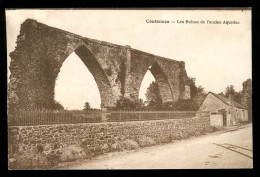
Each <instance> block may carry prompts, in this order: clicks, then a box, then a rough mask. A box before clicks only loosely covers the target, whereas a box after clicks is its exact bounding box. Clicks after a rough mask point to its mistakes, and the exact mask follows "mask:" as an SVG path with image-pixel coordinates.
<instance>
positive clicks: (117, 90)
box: [8, 19, 190, 109]
mask: <svg viewBox="0 0 260 177" xmlns="http://www.w3.org/2000/svg"><path fill="white" fill-rule="evenodd" d="M72 52H75V53H76V54H77V55H78V56H79V57H80V58H81V60H82V61H83V63H84V64H85V65H86V66H87V68H88V69H89V71H90V72H91V73H92V75H93V77H94V79H95V81H96V83H97V86H98V88H99V92H100V97H101V104H102V107H111V106H115V103H116V101H117V100H118V99H119V98H120V96H124V97H127V98H130V99H136V98H138V95H139V89H140V86H141V82H142V80H143V77H144V75H145V73H146V72H147V70H148V69H149V67H151V69H150V70H151V72H152V74H153V75H154V77H155V79H156V81H157V82H158V84H159V88H160V92H161V95H162V99H163V102H167V101H177V100H178V99H187V98H189V97H190V93H189V89H187V87H189V82H188V77H187V74H186V71H185V64H184V62H182V61H175V60H171V59H167V58H163V57H159V56H155V55H152V54H149V53H145V52H142V51H138V50H136V49H132V48H130V47H129V46H120V45H115V44H111V43H108V42H103V41H98V40H94V39H89V38H86V37H82V36H79V35H76V34H72V33H69V32H66V31H63V30H60V29H56V28H53V27H49V26H47V25H44V24H41V23H38V22H37V21H35V20H31V19H27V20H26V21H25V22H24V23H23V24H22V25H21V30H20V34H19V35H18V37H17V46H16V48H15V50H14V51H13V52H11V53H10V57H11V63H10V72H11V75H10V83H9V87H8V89H9V93H10V94H9V97H11V98H10V99H9V103H11V104H13V105H16V106H18V107H21V108H27V109H35V108H42V107H45V108H52V106H53V104H54V94H55V93H54V87H55V81H56V78H57V76H58V74H59V72H60V68H61V66H62V63H63V62H64V61H65V60H66V58H67V57H68V56H69V55H70V54H71V53H72ZM185 88H186V89H185Z"/></svg>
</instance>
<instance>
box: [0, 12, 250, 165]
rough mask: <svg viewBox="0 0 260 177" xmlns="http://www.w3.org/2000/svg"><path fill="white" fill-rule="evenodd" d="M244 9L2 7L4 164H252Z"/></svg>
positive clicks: (247, 33)
mask: <svg viewBox="0 0 260 177" xmlns="http://www.w3.org/2000/svg"><path fill="white" fill-rule="evenodd" d="M251 12H252V11H251V8H240V9H238V8H234V9H233V8H229V9H227V8H226V9H224V8H218V9H217V8H214V9H208V8H204V9H202V8H200V9H196V8H189V9H178V8H175V9H174V8H173V9H156V8H154V9H120V8H119V9H6V10H5V15H6V38H7V83H8V87H7V114H8V117H7V119H8V120H7V121H8V126H7V128H8V169H9V170H44V169H48V170H90V169H252V168H253V139H252V136H253V135H252V124H253V122H252V28H251V26H252V14H251Z"/></svg>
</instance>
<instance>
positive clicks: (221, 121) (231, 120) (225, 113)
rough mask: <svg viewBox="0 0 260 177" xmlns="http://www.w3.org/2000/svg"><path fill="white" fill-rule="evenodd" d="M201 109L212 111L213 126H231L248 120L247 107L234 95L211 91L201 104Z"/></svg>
mask: <svg viewBox="0 0 260 177" xmlns="http://www.w3.org/2000/svg"><path fill="white" fill-rule="evenodd" d="M199 111H210V114H211V115H210V122H211V125H212V126H230V125H237V124H239V123H241V122H247V121H248V111H247V109H246V108H245V107H244V106H243V105H241V104H239V103H237V102H235V101H234V100H233V99H232V97H229V98H226V97H225V96H224V95H223V94H215V93H212V92H209V93H208V94H207V95H206V97H205V98H204V100H203V102H202V104H201V105H200V108H199Z"/></svg>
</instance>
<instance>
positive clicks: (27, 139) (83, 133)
mask: <svg viewBox="0 0 260 177" xmlns="http://www.w3.org/2000/svg"><path fill="white" fill-rule="evenodd" d="M209 127H210V119H209V117H202V118H197V117H195V118H189V119H172V120H171V119H168V120H154V121H133V122H107V123H85V124H63V125H46V126H43V125H41V126H19V127H9V129H8V134H9V136H8V151H9V152H8V154H9V158H15V159H16V161H19V159H20V160H22V161H24V160H25V159H29V160H31V161H33V160H34V161H36V162H37V163H38V161H39V159H38V161H37V159H36V160H35V157H37V156H38V157H39V156H40V157H39V158H41V159H44V158H45V159H47V162H48V161H49V162H52V159H60V158H61V157H64V154H62V153H66V152H64V151H62V149H64V148H65V149H66V148H67V147H71V146H74V147H76V148H78V149H80V150H79V151H78V153H79V155H78V156H76V157H75V158H76V159H77V158H87V157H89V156H92V155H97V154H102V153H104V152H111V151H117V150H119V149H120V148H118V146H120V144H121V145H124V143H130V144H131V143H134V146H137V147H139V146H148V145H153V144H160V143H166V142H171V141H172V140H176V139H183V138H185V137H189V136H193V135H195V136H196V135H200V133H201V132H203V131H205V130H206V129H207V128H209ZM144 138H145V139H146V140H148V144H147V143H146V144H144V143H145V142H144V141H143V140H144ZM135 148H136V147H135ZM130 149H131V147H130ZM70 153H71V152H70ZM80 153H81V155H80ZM82 154H83V155H82ZM65 155H66V154H65ZM54 157H55V158H54ZM30 158H32V159H30ZM75 158H74V160H75ZM63 160H64V158H63ZM64 161H66V160H64ZM36 162H35V163H36ZM26 163H27V162H23V163H21V164H23V165H25V164H26Z"/></svg>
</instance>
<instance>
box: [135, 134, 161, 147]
mask: <svg viewBox="0 0 260 177" xmlns="http://www.w3.org/2000/svg"><path fill="white" fill-rule="evenodd" d="M137 142H138V144H139V146H141V147H146V146H152V145H154V144H155V143H156V142H155V141H154V140H153V139H152V138H150V137H147V136H140V137H138V138H137Z"/></svg>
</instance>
